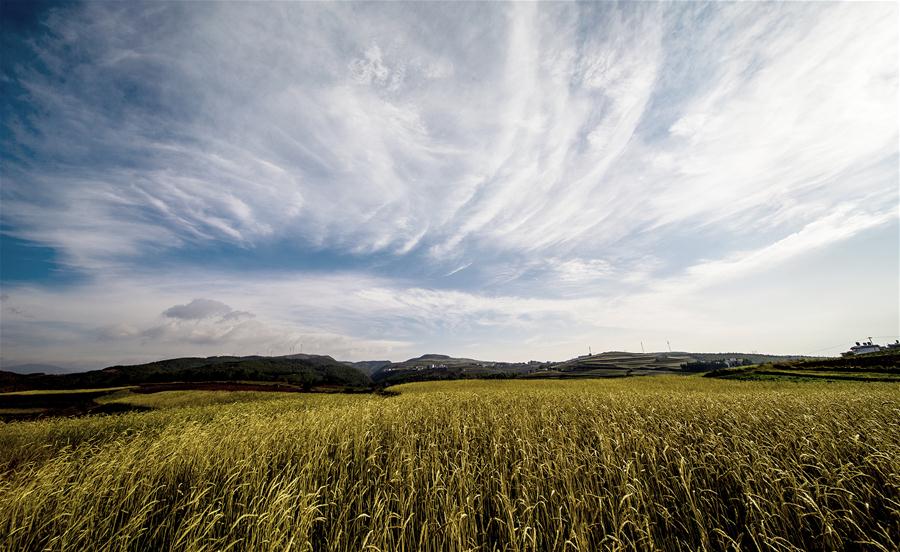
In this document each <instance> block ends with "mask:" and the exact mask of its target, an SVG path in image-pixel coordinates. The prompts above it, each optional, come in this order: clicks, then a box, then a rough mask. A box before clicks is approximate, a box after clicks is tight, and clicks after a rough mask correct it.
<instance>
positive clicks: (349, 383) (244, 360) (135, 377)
mask: <svg viewBox="0 0 900 552" xmlns="http://www.w3.org/2000/svg"><path fill="white" fill-rule="evenodd" d="M211 381H228V382H231V381H262V382H278V383H286V384H290V385H293V386H297V387H298V388H300V389H312V388H314V387H321V386H336V387H349V388H367V387H369V386H370V385H371V383H372V382H371V380H370V379H369V377H368V376H367V375H365V374H364V373H362V372H360V371H359V370H357V369H354V368H353V367H351V366H347V365H346V364H344V363H342V362H338V361H336V360H334V359H333V358H331V357H330V356H320V355H289V356H283V357H261V356H247V357H234V356H216V357H208V358H199V357H187V358H173V359H168V360H161V361H158V362H151V363H148V364H139V365H134V366H110V367H109V368H104V369H102V370H93V371H90V372H81V373H75V374H60V375H50V374H31V375H23V374H15V373H12V372H0V390H3V391H16V390H23V389H87V388H102V387H116V386H124V385H141V384H156V383H170V382H211Z"/></svg>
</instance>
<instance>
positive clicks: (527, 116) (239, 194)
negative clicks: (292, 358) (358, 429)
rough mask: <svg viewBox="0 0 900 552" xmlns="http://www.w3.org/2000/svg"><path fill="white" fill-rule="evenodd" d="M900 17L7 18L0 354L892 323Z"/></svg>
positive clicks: (118, 355) (128, 354) (353, 13)
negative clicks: (899, 25) (899, 27)
mask: <svg viewBox="0 0 900 552" xmlns="http://www.w3.org/2000/svg"><path fill="white" fill-rule="evenodd" d="M897 9H898V8H897V6H896V4H891V3H883V4H878V3H866V4H857V3H854V4H840V3H827V4H826V3H810V4H768V3H753V4H750V3H739V4H731V3H728V4H712V5H710V4H701V3H683V4H657V3H633V4H628V3H626V4H612V3H592V4H560V3H547V4H526V3H516V4H501V3H490V4H482V3H457V4H449V3H447V4H442V3H427V4H426V3H422V4H401V3H366V4H355V3H334V4H320V3H247V4H242V3H222V4H214V3H146V4H136V3H111V2H96V3H65V4H52V3H51V4H45V3H36V4H24V5H23V4H15V7H14V9H8V8H7V4H4V15H3V17H4V18H3V29H2V31H3V38H2V45H3V49H4V52H6V53H5V55H4V56H3V58H2V75H0V79H2V80H0V88H2V92H3V94H2V96H3V98H2V108H0V117H2V127H0V128H2V134H0V140H2V153H0V155H2V188H0V200H2V204H0V215H2V221H0V223H2V224H0V239H2V248H0V251H2V264H0V278H2V301H0V313H2V318H0V339H2V341H0V344H2V358H0V363H2V364H3V365H5V366H9V365H13V364H18V363H26V362H46V363H55V364H60V365H64V366H71V367H78V368H86V367H99V366H105V365H109V364H115V363H123V362H142V361H148V360H153V359H157V358H161V357H170V356H181V355H213V354H232V353H236V354H255V353H262V354H266V353H270V354H284V353H290V352H291V351H298V350H299V349H300V347H301V345H302V347H303V350H304V352H312V353H322V354H331V355H333V356H335V357H337V358H341V359H348V360H360V359H393V360H398V359H403V358H408V357H411V356H414V355H417V354H421V353H425V352H442V353H448V354H454V355H461V356H463V355H464V356H474V357H478V358H487V359H496V360H528V359H564V358H569V357H572V356H575V355H577V354H582V353H584V352H585V351H586V350H587V347H588V346H591V347H593V350H595V351H598V350H613V349H614V350H632V351H634V350H640V346H641V342H643V343H644V346H645V347H646V348H647V349H648V350H665V349H666V348H667V344H666V341H667V340H668V341H669V342H671V344H672V346H673V347H674V348H675V349H680V350H692V351H735V350H737V351H753V350H755V351H761V352H773V353H813V352H815V353H820V354H821V353H828V354H834V353H837V352H839V351H840V350H842V348H843V347H844V346H845V345H846V344H847V343H848V342H850V341H854V340H858V339H861V338H863V337H867V336H869V335H872V336H887V337H890V338H891V339H894V338H896V337H897V334H900V328H898V326H900V321H898V318H900V314H898V304H900V297H898V280H900V278H898V276H900V244H898V215H900V212H898V203H900V199H898V179H900V177H898V163H900V155H898V151H900V148H898V123H897V121H898V52H897V45H898V13H897Z"/></svg>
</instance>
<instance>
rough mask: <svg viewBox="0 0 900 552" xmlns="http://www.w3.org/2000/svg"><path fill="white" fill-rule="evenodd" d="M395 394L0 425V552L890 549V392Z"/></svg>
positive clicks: (899, 413)
mask: <svg viewBox="0 0 900 552" xmlns="http://www.w3.org/2000/svg"><path fill="white" fill-rule="evenodd" d="M392 389H394V390H397V391H399V392H400V394H399V396H395V397H390V398H386V397H380V396H374V395H326V394H298V393H289V394H284V395H279V394H274V393H243V394H242V395H241V398H240V401H239V402H232V403H228V404H222V402H221V401H222V397H223V396H225V395H227V394H223V393H222V392H208V391H204V392H188V391H171V392H165V393H157V394H153V395H146V396H143V397H141V398H140V399H141V400H150V401H156V402H155V404H154V405H153V406H155V407H156V408H158V410H154V411H150V412H143V413H128V414H122V415H114V416H89V417H82V418H58V419H48V420H40V421H34V422H13V423H8V424H2V425H0V474H2V475H0V550H17V551H18V550H44V549H49V550H177V551H180V550H338V551H343V550H354V551H355V550H423V551H424V550H633V549H640V550H704V549H705V550H753V549H765V550H770V549H777V550H841V549H867V550H897V549H898V547H900V426H898V424H897V419H898V417H900V385H897V384H891V383H843V382H839V383H829V384H826V383H808V384H785V383H779V382H774V383H770V382H740V381H727V380H718V379H710V378H688V377H667V376H661V377H658V378H635V379H606V380H578V381H558V380H557V381H491V382H489V381H462V382H440V383H423V384H409V385H403V386H398V387H396V388H392ZM192 393H194V394H192ZM261 397H265V398H264V399H263V398H261ZM119 399H121V400H133V399H134V397H132V396H127V395H124V396H121V397H119Z"/></svg>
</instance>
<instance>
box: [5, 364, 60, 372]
mask: <svg viewBox="0 0 900 552" xmlns="http://www.w3.org/2000/svg"><path fill="white" fill-rule="evenodd" d="M3 371H5V372H12V373H14V374H72V373H74V372H76V371H77V370H69V369H67V368H63V367H61V366H56V365H53V364H16V365H14V366H4V367H3Z"/></svg>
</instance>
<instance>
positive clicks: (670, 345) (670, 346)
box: [666, 339, 672, 353]
mask: <svg viewBox="0 0 900 552" xmlns="http://www.w3.org/2000/svg"><path fill="white" fill-rule="evenodd" d="M666 345H668V346H669V352H670V353H671V352H672V344H671V343H669V340H668V339H667V340H666Z"/></svg>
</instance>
